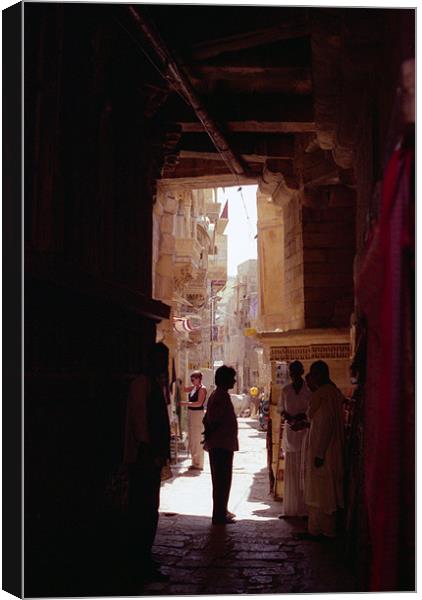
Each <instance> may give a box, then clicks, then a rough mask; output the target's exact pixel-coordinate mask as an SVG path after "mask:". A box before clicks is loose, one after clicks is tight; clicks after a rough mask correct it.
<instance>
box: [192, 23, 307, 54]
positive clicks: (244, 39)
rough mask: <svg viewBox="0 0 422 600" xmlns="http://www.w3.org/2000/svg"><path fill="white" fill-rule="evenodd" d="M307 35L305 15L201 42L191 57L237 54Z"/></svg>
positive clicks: (194, 48)
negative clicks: (226, 53) (262, 27)
mask: <svg viewBox="0 0 422 600" xmlns="http://www.w3.org/2000/svg"><path fill="white" fill-rule="evenodd" d="M309 34H310V25H309V22H308V20H307V18H306V14H305V16H304V18H302V19H296V20H293V21H288V22H283V23H277V25H274V26H273V27H267V28H264V29H257V30H255V31H247V32H245V33H239V34H235V35H230V36H227V37H223V38H218V39H214V40H209V41H205V42H201V43H199V44H196V45H195V46H194V47H193V49H192V57H193V58H195V59H196V60H203V59H205V58H210V57H212V56H218V55H219V54H223V53H224V52H238V51H239V50H245V49H246V48H254V47H256V46H263V45H265V44H271V43H273V42H278V41H279V40H288V39H292V38H298V37H305V36H307V35H309Z"/></svg>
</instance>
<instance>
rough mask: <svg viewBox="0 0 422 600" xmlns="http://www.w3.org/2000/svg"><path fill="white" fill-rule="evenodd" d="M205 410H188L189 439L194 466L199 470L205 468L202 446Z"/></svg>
mask: <svg viewBox="0 0 422 600" xmlns="http://www.w3.org/2000/svg"><path fill="white" fill-rule="evenodd" d="M203 418H204V411H203V410H188V439H189V452H190V454H191V457H192V465H193V466H194V467H197V468H198V469H203V468H204V447H203V445H202V444H201V441H202V432H203V430H204V425H203V423H202V419H203Z"/></svg>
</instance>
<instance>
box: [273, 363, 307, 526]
mask: <svg viewBox="0 0 422 600" xmlns="http://www.w3.org/2000/svg"><path fill="white" fill-rule="evenodd" d="M303 373H304V368H303V365H302V363H301V362H300V361H298V360H295V361H293V362H292V363H290V365H289V375H290V379H291V380H292V383H289V384H288V385H286V386H284V388H283V390H282V392H281V398H280V401H279V404H278V412H279V413H280V415H281V417H282V418H283V419H284V424H283V433H282V438H281V447H282V449H283V452H284V454H285V467H284V496H283V513H282V514H281V515H280V518H285V517H304V516H306V515H307V514H308V510H307V506H306V504H305V501H304V497H303V485H302V482H301V464H302V458H303V457H302V442H303V438H304V436H305V435H307V429H305V423H306V420H307V418H306V411H307V410H308V408H309V403H310V399H311V391H310V390H309V388H308V386H307V385H306V383H305V381H304V380H303V378H302V375H303Z"/></svg>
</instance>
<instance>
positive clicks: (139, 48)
mask: <svg viewBox="0 0 422 600" xmlns="http://www.w3.org/2000/svg"><path fill="white" fill-rule="evenodd" d="M113 19H114V21H115V22H116V23H117V24H118V25H120V27H121V28H122V29H123V31H125V33H127V35H128V36H129V37H130V39H131V40H132V42H133V43H134V44H135V46H136V47H137V48H138V50H140V51H141V52H142V54H143V55H144V56H145V57H146V58H147V60H148V61H149V62H150V63H151V65H152V66H153V67H154V68H155V70H156V71H157V73H158V74H159V75H160V76H161V77H162V78H163V79H164V80H165V81H166V82H167V83H168V84H169V86H170V87H171V88H172V89H173V90H174V91H175V92H176V94H178V95H179V96H180V98H182V100H183V101H184V102H185V103H186V104H187V105H188V106H190V102H189V100H188V99H187V98H186V97H185V96H184V94H183V93H182V92H181V90H180V89H179V87H178V86H176V85H175V83H174V81H173V79H172V78H171V77H170V76H169V75H166V74H165V73H163V72H162V70H161V69H160V67H159V66H158V65H157V64H156V63H155V62H154V61H153V59H152V58H151V57H150V56H149V54H148V52H147V51H146V50H145V48H143V47H142V46H141V44H139V42H138V40H136V39H135V38H134V36H133V35H132V33H131V32H130V31H129V30H128V29H127V27H125V26H124V25H123V23H122V22H121V21H119V19H117V18H116V17H113Z"/></svg>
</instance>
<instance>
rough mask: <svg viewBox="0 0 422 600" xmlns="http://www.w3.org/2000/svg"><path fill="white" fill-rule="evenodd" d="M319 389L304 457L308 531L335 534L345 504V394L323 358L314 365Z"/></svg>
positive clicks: (312, 371) (310, 412)
mask: <svg viewBox="0 0 422 600" xmlns="http://www.w3.org/2000/svg"><path fill="white" fill-rule="evenodd" d="M310 374H311V378H312V381H313V383H314V384H315V385H316V387H317V389H316V391H315V392H313V394H312V397H311V403H310V406H309V409H308V418H309V421H310V429H309V436H308V439H307V449H306V459H305V465H306V467H305V502H306V504H307V506H308V511H309V519H308V533H309V534H310V535H311V536H325V537H329V538H333V537H335V536H336V512H337V510H338V508H342V507H343V445H344V424H343V395H342V393H341V392H340V390H339V389H338V388H337V387H336V386H335V385H334V383H333V382H332V381H331V380H330V376H329V370H328V365H327V364H326V363H325V362H324V361H317V362H315V363H313V364H312V366H311V369H310Z"/></svg>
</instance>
